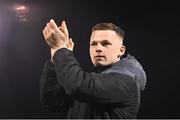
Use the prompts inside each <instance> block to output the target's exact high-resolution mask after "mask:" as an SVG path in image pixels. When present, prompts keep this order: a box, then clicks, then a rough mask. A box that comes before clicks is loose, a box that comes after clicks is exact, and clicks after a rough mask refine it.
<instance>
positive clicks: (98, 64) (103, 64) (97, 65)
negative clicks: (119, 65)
mask: <svg viewBox="0 0 180 120" xmlns="http://www.w3.org/2000/svg"><path fill="white" fill-rule="evenodd" d="M95 66H96V67H105V66H108V65H107V64H105V63H102V62H97V63H95Z"/></svg>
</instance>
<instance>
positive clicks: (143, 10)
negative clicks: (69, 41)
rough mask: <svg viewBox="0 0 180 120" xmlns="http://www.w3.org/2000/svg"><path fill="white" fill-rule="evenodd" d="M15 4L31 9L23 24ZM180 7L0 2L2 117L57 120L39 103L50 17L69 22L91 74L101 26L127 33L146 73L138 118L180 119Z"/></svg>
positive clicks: (88, 0)
mask: <svg viewBox="0 0 180 120" xmlns="http://www.w3.org/2000/svg"><path fill="white" fill-rule="evenodd" d="M16 4H22V5H24V6H27V8H28V10H29V11H28V12H27V13H22V14H24V17H25V18H26V21H21V18H20V16H18V15H17V11H15V10H14V9H13V6H14V5H16ZM179 10H180V8H179V4H178V3H177V2H173V1H167V2H166V1H155V0H154V1H145V0H144V1H133V0H132V1H127V0H124V1H119V0H59V1H58V0H1V1H0V118H55V117H57V115H55V114H48V113H45V112H44V111H43V110H42V108H41V105H40V100H39V78H40V75H41V72H42V69H43V65H44V62H45V61H46V59H48V58H49V57H50V55H49V48H48V46H47V44H46V43H45V41H44V39H43V35H42V29H43V28H44V26H45V25H46V23H47V22H48V21H49V20H50V19H51V18H54V20H55V21H56V22H57V23H61V21H62V20H66V23H67V25H68V28H69V33H70V36H71V37H72V38H73V41H74V43H75V48H74V53H75V56H76V57H77V59H78V60H79V62H80V64H81V67H82V68H83V69H84V70H85V71H91V67H92V64H91V61H90V57H89V47H88V45H89V37H90V32H91V27H92V26H93V25H95V24H96V23H99V22H113V23H114V24H116V25H118V26H120V27H121V28H122V29H123V30H124V31H125V45H126V47H127V50H128V52H129V53H130V54H132V55H134V56H135V57H136V58H137V59H138V60H139V61H140V63H141V64H142V65H143V67H144V69H145V71H146V73H147V80H148V81H147V85H146V90H145V91H143V92H142V96H141V106H140V110H139V113H138V118H180V110H179V109H180V102H179V101H180V95H179V90H180V87H179V85H180V81H179V72H180V70H179V65H180V63H179V57H180V55H179V50H178V49H179V44H178V43H179V40H180V39H179V38H180V37H179V35H180V29H179V27H180V13H179Z"/></svg>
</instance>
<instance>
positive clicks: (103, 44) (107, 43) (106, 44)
mask: <svg viewBox="0 0 180 120" xmlns="http://www.w3.org/2000/svg"><path fill="white" fill-rule="evenodd" d="M101 44H102V46H108V45H111V43H109V42H103V43H101Z"/></svg>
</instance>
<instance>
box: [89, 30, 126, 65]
mask: <svg viewBox="0 0 180 120" xmlns="http://www.w3.org/2000/svg"><path fill="white" fill-rule="evenodd" d="M124 52H125V46H123V45H122V38H121V37H120V36H119V35H118V34H117V33H116V32H115V31H112V30H95V31H93V32H92V34H91V39H90V56H91V61H92V63H93V64H94V65H95V66H106V65H109V64H113V63H115V62H117V61H118V60H119V59H120V57H118V56H122V55H123V54H124Z"/></svg>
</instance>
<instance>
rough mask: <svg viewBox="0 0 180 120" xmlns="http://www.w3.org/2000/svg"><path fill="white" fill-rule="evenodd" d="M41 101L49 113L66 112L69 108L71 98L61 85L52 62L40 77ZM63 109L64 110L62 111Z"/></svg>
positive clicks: (46, 64)
mask: <svg viewBox="0 0 180 120" xmlns="http://www.w3.org/2000/svg"><path fill="white" fill-rule="evenodd" d="M40 101H41V105H42V107H43V108H44V109H45V110H47V111H52V112H58V111H64V110H65V109H67V108H68V107H69V105H65V104H69V102H70V98H69V97H68V95H67V94H66V93H65V90H64V88H63V87H62V86H61V85H59V83H58V81H57V77H56V73H55V69H54V65H53V63H52V62H51V60H50V59H49V60H47V61H46V63H45V66H44V68H43V71H42V74H41V77H40ZM62 108H63V109H62Z"/></svg>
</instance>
